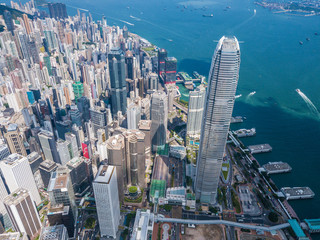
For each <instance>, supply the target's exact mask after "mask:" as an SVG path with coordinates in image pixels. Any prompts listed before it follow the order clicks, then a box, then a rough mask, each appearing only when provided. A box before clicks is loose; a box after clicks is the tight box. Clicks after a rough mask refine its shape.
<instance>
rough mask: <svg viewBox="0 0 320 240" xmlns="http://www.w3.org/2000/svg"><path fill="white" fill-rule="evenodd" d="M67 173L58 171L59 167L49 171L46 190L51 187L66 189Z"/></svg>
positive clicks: (51, 188) (49, 189)
mask: <svg viewBox="0 0 320 240" xmlns="http://www.w3.org/2000/svg"><path fill="white" fill-rule="evenodd" d="M68 181H69V174H68V172H67V171H61V170H60V171H59V168H58V169H57V170H56V171H55V172H52V173H51V178H50V182H49V185H48V191H49V192H50V191H52V190H53V189H60V190H61V191H68Z"/></svg>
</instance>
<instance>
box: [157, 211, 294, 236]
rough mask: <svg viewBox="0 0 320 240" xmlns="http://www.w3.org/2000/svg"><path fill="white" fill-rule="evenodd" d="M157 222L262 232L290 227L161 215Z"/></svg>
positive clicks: (284, 224) (287, 224)
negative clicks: (205, 225)
mask: <svg viewBox="0 0 320 240" xmlns="http://www.w3.org/2000/svg"><path fill="white" fill-rule="evenodd" d="M155 222H168V223H182V224H195V225H199V224H200V225H203V224H208V225H211V224H213V225H217V224H223V225H226V226H231V227H238V228H245V229H251V230H261V231H266V232H272V231H277V230H280V229H283V228H287V227H289V226H290V224H289V223H283V224H279V225H275V226H272V227H264V226H255V225H250V224H245V223H238V222H231V221H226V220H191V219H179V218H165V217H163V216H161V215H160V216H159V215H158V216H155Z"/></svg>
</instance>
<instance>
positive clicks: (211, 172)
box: [195, 37, 240, 204]
mask: <svg viewBox="0 0 320 240" xmlns="http://www.w3.org/2000/svg"><path fill="white" fill-rule="evenodd" d="M239 68H240V47H239V43H238V40H237V39H236V38H235V37H233V38H227V37H222V38H221V39H220V41H219V43H218V45H217V48H216V50H215V52H214V55H213V58H212V63H211V68H210V73H209V78H208V89H207V94H206V101H205V102H206V104H205V108H204V114H203V121H202V127H201V138H200V146H199V154H198V159H197V174H196V183H195V191H196V198H197V199H199V200H200V201H201V202H205V203H211V204H213V203H215V202H216V195H217V188H218V183H219V177H220V172H221V165H222V161H223V156H224V151H225V145H226V141H227V136H228V131H229V126H230V121H231V115H232V110H233V105H234V100H235V93H236V88H237V83H238V78H239Z"/></svg>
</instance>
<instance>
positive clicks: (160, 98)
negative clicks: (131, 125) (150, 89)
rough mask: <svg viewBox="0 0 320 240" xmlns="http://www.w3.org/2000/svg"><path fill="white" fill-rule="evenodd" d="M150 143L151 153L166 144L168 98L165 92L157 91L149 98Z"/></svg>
mask: <svg viewBox="0 0 320 240" xmlns="http://www.w3.org/2000/svg"><path fill="white" fill-rule="evenodd" d="M151 120H152V124H151V141H152V149H153V151H156V150H157V147H159V146H162V147H164V145H165V144H166V140H167V124H168V98H167V95H166V93H165V92H163V91H157V92H155V93H153V94H152V98H151Z"/></svg>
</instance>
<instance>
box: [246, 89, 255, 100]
mask: <svg viewBox="0 0 320 240" xmlns="http://www.w3.org/2000/svg"><path fill="white" fill-rule="evenodd" d="M255 94H256V91H253V92H251V93H249V94H248V95H247V96H246V100H247V101H248V100H249V99H250V98H251V97H252V96H253V95H255Z"/></svg>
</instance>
